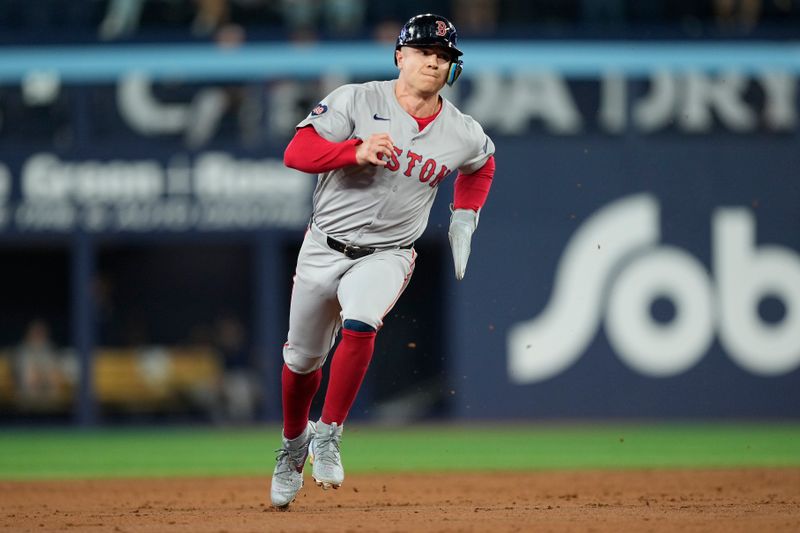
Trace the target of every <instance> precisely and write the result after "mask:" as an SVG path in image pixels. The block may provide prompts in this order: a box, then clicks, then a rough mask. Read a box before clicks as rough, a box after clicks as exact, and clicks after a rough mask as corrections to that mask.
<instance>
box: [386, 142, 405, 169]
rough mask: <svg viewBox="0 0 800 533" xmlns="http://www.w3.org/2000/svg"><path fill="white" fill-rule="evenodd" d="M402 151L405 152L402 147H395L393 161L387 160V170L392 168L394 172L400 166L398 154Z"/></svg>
mask: <svg viewBox="0 0 800 533" xmlns="http://www.w3.org/2000/svg"><path fill="white" fill-rule="evenodd" d="M402 153H403V149H402V148H398V147H397V146H395V147H394V153H393V154H392V159H391V161H387V162H386V169H387V170H391V171H392V172H394V171H395V170H397V169H398V168H400V161H398V160H397V156H399V155H401V154H402Z"/></svg>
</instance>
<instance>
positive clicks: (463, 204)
mask: <svg viewBox="0 0 800 533" xmlns="http://www.w3.org/2000/svg"><path fill="white" fill-rule="evenodd" d="M494 171H495V162H494V155H490V156H489V158H488V159H487V160H486V162H485V163H484V164H483V166H482V167H480V168H479V169H478V170H476V171H474V172H471V173H469V174H466V173H464V172H463V171H459V173H458V177H456V182H455V191H454V197H453V205H452V214H451V215H450V228H449V231H448V237H449V240H450V248H451V249H452V251H453V266H454V267H455V274H456V279H457V280H461V279H464V273H465V272H466V269H467V261H468V260H469V254H470V251H471V247H472V246H471V243H472V234H473V233H474V232H475V229H476V228H477V227H478V219H479V215H480V210H481V208H482V207H483V204H484V203H486V198H487V197H488V196H489V189H491V187H492V180H493V178H494Z"/></svg>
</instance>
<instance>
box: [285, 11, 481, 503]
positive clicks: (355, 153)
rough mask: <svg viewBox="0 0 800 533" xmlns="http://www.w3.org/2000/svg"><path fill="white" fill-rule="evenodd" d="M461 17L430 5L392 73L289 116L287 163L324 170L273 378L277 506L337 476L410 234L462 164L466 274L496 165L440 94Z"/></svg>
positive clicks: (453, 224) (454, 240)
mask: <svg viewBox="0 0 800 533" xmlns="http://www.w3.org/2000/svg"><path fill="white" fill-rule="evenodd" d="M456 39H457V36H456V29H455V27H454V26H453V25H452V24H451V23H450V22H449V21H448V20H447V19H445V18H444V17H440V16H438V15H432V14H424V15H417V16H415V17H413V18H411V19H410V20H409V21H408V22H407V23H406V24H405V25H404V26H403V28H402V30H401V31H400V35H399V37H398V38H397V45H396V47H395V53H394V56H395V57H394V60H395V64H396V65H397V68H398V70H399V75H398V77H397V79H395V80H391V81H375V82H369V83H363V84H351V85H344V86H342V87H339V88H338V89H336V90H334V91H333V92H332V93H331V94H329V95H328V96H327V97H325V99H323V100H322V102H320V103H319V104H318V105H317V106H316V107H315V108H314V109H313V110H312V111H311V113H310V114H309V115H308V116H307V117H306V118H305V119H304V120H303V121H301V122H300V123H299V124H298V125H297V131H296V133H295V136H294V138H293V139H292V141H291V142H290V143H289V145H288V146H287V148H286V152H285V154H284V163H285V164H286V166H288V167H291V168H295V169H298V170H301V171H303V172H308V173H318V174H319V177H318V181H317V187H316V190H315V191H314V198H313V215H312V218H311V222H310V224H309V228H308V231H307V232H306V234H305V238H304V240H303V244H302V247H301V248H300V253H299V255H298V258H297V269H296V273H295V276H294V288H293V290H292V298H291V308H290V312H289V333H288V339H287V341H286V344H284V346H283V359H284V366H283V371H282V376H281V382H282V401H283V440H282V446H281V448H280V449H279V450H277V451H278V457H277V465H276V466H275V471H274V474H273V476H272V487H271V498H272V505H274V506H276V507H286V506H287V505H289V504H290V503H291V502H292V501H293V500H294V498H295V496H296V495H297V493H298V492H299V491H300V489H301V488H302V486H303V467H304V465H305V462H306V458H307V457H310V458H311V462H312V465H313V467H312V468H313V472H312V477H313V479H314V481H315V482H316V484H317V485H319V486H321V487H323V488H324V489H328V488H330V487H333V488H338V487H339V486H341V484H342V482H343V481H344V469H343V466H342V460H341V456H340V441H341V438H342V429H343V426H344V422H345V420H346V419H347V414H348V412H349V410H350V407H351V406H352V404H353V401H354V400H355V397H356V394H357V393H358V389H359V388H360V386H361V382H362V381H363V378H364V375H365V373H366V371H367V367H368V365H369V362H370V359H371V357H372V352H373V348H374V345H375V336H376V333H377V331H378V330H379V329H380V328H381V326H382V325H383V317H384V316H385V315H386V314H387V313H388V312H389V310H391V308H392V307H393V306H394V304H395V302H396V301H397V299H398V298H399V296H400V294H402V292H403V290H404V289H405V288H406V286H407V285H408V282H409V280H410V279H411V274H412V273H413V272H414V261H415V259H416V252H415V251H414V241H415V240H416V239H417V238H419V236H420V235H421V234H422V232H423V231H424V230H425V226H426V225H427V223H428V215H429V213H430V210H431V205H432V204H433V200H434V197H435V196H436V191H437V189H438V187H439V185H440V184H441V183H442V181H443V180H444V179H445V178H446V177H447V176H448V175H450V173H451V172H452V171H453V170H455V169H458V176H457V177H456V180H455V194H454V202H453V206H452V207H451V209H452V214H451V218H450V227H449V239H450V245H451V248H452V252H453V260H454V265H455V275H456V278H457V279H459V280H460V279H462V278H463V277H464V271H465V269H466V266H467V259H468V258H469V254H470V242H471V239H472V233H473V232H474V231H475V228H476V227H477V225H478V213H479V211H480V209H481V207H482V206H483V204H484V202H485V200H486V197H487V195H488V193H489V188H490V186H491V182H492V177H493V175H494V168H495V165H494V157H493V154H494V144H493V143H492V141H491V139H489V137H488V136H487V135H486V134H485V133H484V132H483V129H482V128H481V126H480V125H479V124H478V123H477V122H475V121H474V120H473V119H472V118H471V117H469V116H466V115H464V114H462V113H461V112H460V111H459V110H458V109H456V107H455V106H453V104H451V103H450V102H449V101H447V100H446V99H444V98H442V97H441V96H440V95H439V92H440V91H441V89H442V88H443V87H444V85H445V84H452V83H454V82H455V81H456V79H458V77H459V75H460V74H461V69H462V61H461V59H460V57H461V55H462V52H461V51H460V50H459V49H458V48H457V40H456ZM339 332H341V340H340V342H339V345H338V347H337V348H336V350H335V352H334V355H333V360H332V363H331V367H330V375H329V383H328V388H327V391H326V395H325V403H324V405H323V408H322V416H321V418H320V420H319V421H318V422H312V421H310V420H308V417H309V411H310V408H311V401H312V398H313V397H314V395H315V394H316V392H317V390H318V388H319V385H320V380H321V377H322V370H321V369H322V366H323V364H324V363H325V360H326V358H327V355H328V352H329V351H330V350H331V348H332V347H333V345H334V342H335V340H336V338H337V336H338V334H339Z"/></svg>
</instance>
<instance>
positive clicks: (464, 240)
mask: <svg viewBox="0 0 800 533" xmlns="http://www.w3.org/2000/svg"><path fill="white" fill-rule="evenodd" d="M450 210H451V211H452V213H451V214H450V230H449V231H448V232H447V236H448V237H449V238H450V248H451V249H452V250H453V266H454V267H455V269H456V279H457V280H462V279H464V272H465V271H466V270H467V260H468V259H469V252H470V245H471V243H472V234H473V233H474V232H475V228H477V227H478V213H477V212H475V211H473V210H472V209H453V206H452V205H451V206H450Z"/></svg>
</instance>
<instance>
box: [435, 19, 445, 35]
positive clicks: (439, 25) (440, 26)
mask: <svg viewBox="0 0 800 533" xmlns="http://www.w3.org/2000/svg"><path fill="white" fill-rule="evenodd" d="M436 35H438V36H439V37H444V36H445V35H447V24H445V23H444V21H443V20H437V21H436Z"/></svg>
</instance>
